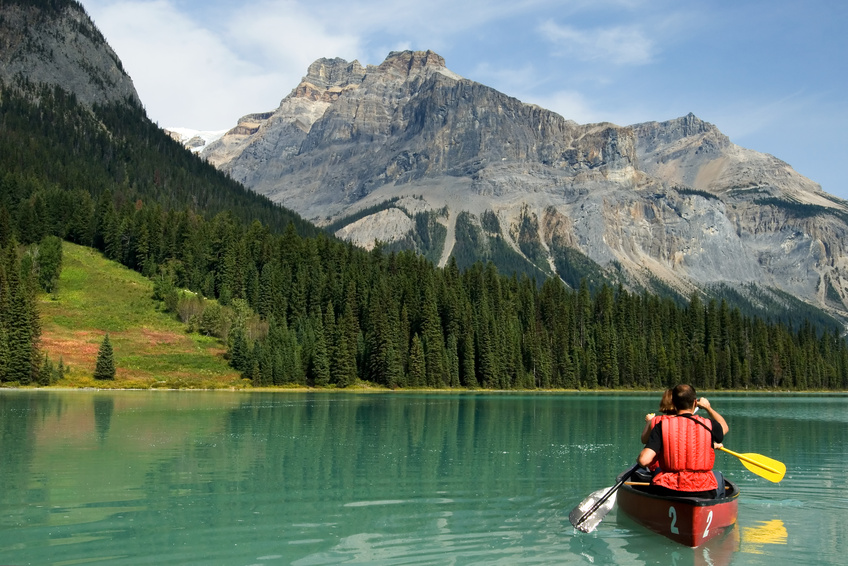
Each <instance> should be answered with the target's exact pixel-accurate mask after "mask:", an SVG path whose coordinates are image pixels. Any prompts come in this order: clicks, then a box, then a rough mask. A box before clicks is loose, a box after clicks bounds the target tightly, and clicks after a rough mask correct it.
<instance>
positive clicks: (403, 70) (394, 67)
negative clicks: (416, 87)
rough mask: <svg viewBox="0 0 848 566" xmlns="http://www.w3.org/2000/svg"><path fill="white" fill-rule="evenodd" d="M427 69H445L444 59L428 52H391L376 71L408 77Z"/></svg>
mask: <svg viewBox="0 0 848 566" xmlns="http://www.w3.org/2000/svg"><path fill="white" fill-rule="evenodd" d="M427 67H440V68H444V67H445V59H444V57H442V56H441V55H438V54H437V53H434V52H433V51H430V50H429V49H428V50H427V51H392V52H391V53H389V55H388V57H386V59H385V61H383V62H382V63H381V64H380V65H379V67H378V69H379V70H380V71H383V72H390V73H394V74H399V75H401V76H409V75H411V74H412V73H414V72H416V71H420V70H422V69H425V68H427Z"/></svg>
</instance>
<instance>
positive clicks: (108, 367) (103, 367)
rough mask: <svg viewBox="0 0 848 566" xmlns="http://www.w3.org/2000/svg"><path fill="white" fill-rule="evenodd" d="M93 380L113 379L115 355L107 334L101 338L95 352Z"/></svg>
mask: <svg viewBox="0 0 848 566" xmlns="http://www.w3.org/2000/svg"><path fill="white" fill-rule="evenodd" d="M94 379H115V355H114V353H113V351H112V343H111V342H110V341H109V334H106V336H104V337H103V342H101V343H100V349H99V350H98V352H97V363H96V365H95V367H94Z"/></svg>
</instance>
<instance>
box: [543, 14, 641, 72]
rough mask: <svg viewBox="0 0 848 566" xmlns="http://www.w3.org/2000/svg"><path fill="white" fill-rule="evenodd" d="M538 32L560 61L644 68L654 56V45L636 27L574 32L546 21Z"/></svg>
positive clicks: (575, 30) (568, 27) (571, 28)
mask: <svg viewBox="0 0 848 566" xmlns="http://www.w3.org/2000/svg"><path fill="white" fill-rule="evenodd" d="M539 31H540V33H541V34H542V36H543V37H544V38H545V39H547V40H548V41H549V42H550V43H553V44H554V48H555V54H556V55H559V56H562V57H573V58H575V59H578V60H581V61H605V62H610V63H614V64H616V65H645V64H647V63H650V62H651V60H652V59H653V56H654V50H655V47H654V42H653V41H652V40H651V39H649V38H648V37H647V36H646V35H645V34H644V32H643V31H642V30H641V29H640V28H639V27H635V26H615V27H607V28H594V29H577V28H574V27H572V26H561V25H558V24H556V23H554V22H553V21H551V20H548V21H546V22H545V23H543V24H542V25H540V26H539Z"/></svg>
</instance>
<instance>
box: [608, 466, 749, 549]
mask: <svg viewBox="0 0 848 566" xmlns="http://www.w3.org/2000/svg"><path fill="white" fill-rule="evenodd" d="M724 481H725V484H726V486H725V493H726V497H724V498H723V499H700V498H697V497H663V496H659V495H653V494H651V493H647V492H646V491H645V490H646V487H644V486H637V485H627V484H625V485H623V486H621V489H620V490H619V492H618V500H617V503H618V507H619V509H621V510H622V511H624V513H625V514H626V515H627V516H628V517H630V518H631V519H633V520H634V521H636V522H637V523H639V524H640V525H643V526H645V527H647V528H649V529H650V530H652V531H654V532H655V533H659V534H661V535H663V536H665V537H668V538H670V539H671V540H673V541H675V542H679V543H680V544H684V545H686V546H691V547H697V546H701V545H702V544H704V543H705V542H707V541H708V540H710V539H712V538H714V537H716V536H718V535H720V534H722V533H723V532H725V531H726V530H727V529H728V528H732V527H733V525H735V524H736V515H737V513H738V511H739V488H738V487H737V486H736V484H735V483H733V482H731V481H728V480H727V478H725V480H724Z"/></svg>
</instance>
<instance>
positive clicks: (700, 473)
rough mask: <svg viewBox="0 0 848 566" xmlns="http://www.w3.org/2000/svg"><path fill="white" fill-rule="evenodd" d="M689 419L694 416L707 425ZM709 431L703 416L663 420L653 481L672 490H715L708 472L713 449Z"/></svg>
mask: <svg viewBox="0 0 848 566" xmlns="http://www.w3.org/2000/svg"><path fill="white" fill-rule="evenodd" d="M693 419H698V420H699V421H700V422H702V423H704V425H706V427H707V428H704V427H703V426H701V425H700V424H698V423H696V422H692V420H693ZM708 429H709V430H708ZM711 430H712V423H711V422H710V420H709V419H705V418H703V417H696V416H691V417H676V418H667V419H663V420H662V436H663V450H662V454H659V462H660V468H661V471H660V473H658V474H657V475H656V476H654V480H653V483H654V484H655V485H661V486H664V487H667V488H668V489H673V490H675V491H709V490H711V489H718V484H717V483H716V479H715V476H714V475H713V473H712V469H713V462H715V451H714V450H713V439H712V435H711V434H710V431H711Z"/></svg>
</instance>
